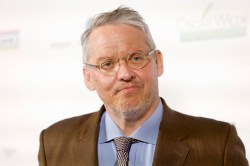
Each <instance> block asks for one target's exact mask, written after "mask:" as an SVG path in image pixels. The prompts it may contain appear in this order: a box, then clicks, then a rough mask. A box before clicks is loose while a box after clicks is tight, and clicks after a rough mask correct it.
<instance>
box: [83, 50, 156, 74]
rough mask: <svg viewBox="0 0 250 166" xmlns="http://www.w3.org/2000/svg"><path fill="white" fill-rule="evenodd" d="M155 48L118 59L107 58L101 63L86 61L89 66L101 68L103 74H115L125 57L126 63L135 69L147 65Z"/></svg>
mask: <svg viewBox="0 0 250 166" xmlns="http://www.w3.org/2000/svg"><path fill="white" fill-rule="evenodd" d="M154 53H155V50H151V51H149V52H148V53H146V54H145V53H143V52H133V53H131V54H128V55H127V56H125V57H123V58H118V59H107V60H104V61H102V62H100V63H99V65H92V64H88V63H84V64H85V65H87V66H92V67H95V68H97V69H99V70H100V72H102V73H103V74H106V75H114V74H115V73H116V72H117V71H118V69H119V67H120V60H121V59H123V60H124V61H125V62H126V64H127V65H128V66H129V67H131V68H133V69H141V68H143V67H144V66H146V65H147V63H146V62H147V56H152V55H154Z"/></svg>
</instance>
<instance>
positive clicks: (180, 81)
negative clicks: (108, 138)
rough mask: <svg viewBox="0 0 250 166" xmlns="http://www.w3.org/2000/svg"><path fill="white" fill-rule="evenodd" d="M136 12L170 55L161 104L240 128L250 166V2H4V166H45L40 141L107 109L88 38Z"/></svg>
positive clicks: (0, 134)
mask: <svg viewBox="0 0 250 166" xmlns="http://www.w3.org/2000/svg"><path fill="white" fill-rule="evenodd" d="M120 5H127V6H130V7H132V8H134V9H136V10H138V11H139V12H140V13H141V14H142V15H143V17H144V18H145V21H146V22H147V23H148V24H149V27H150V29H151V32H152V35H153V37H154V39H155V41H156V44H157V48H158V49H159V50H161V51H162V53H163V54H164V65H165V72H164V74H163V76H162V77H160V78H159V82H160V87H159V88H160V95H161V96H162V97H164V98H165V99H166V101H167V103H168V105H169V106H170V107H172V108H173V109H175V110H178V111H179V112H183V113H186V114H190V115H195V116H204V117H208V118H213V119H217V120H222V121H227V122H229V123H232V124H234V125H235V126H236V128H237V131H238V134H239V135H240V137H241V138H242V140H243V142H244V144H245V147H246V151H247V156H248V159H250V127H249V125H250V123H249V116H250V113H249V111H250V110H249V108H250V45H249V43H250V34H249V32H250V2H249V1H246V0H230V1H229V0H203V1H196V0H186V1H180V0H178V1H176V0H165V1H163V0H155V1H152V2H145V1H143V2H142V1H136V2H135V1H130V0H125V1H124V0H108V1H97V0H93V1H86V0H77V1H70V0H63V1H49V0H44V1H38V0H35V1H34V0H23V1H18V0H13V1H4V0H0V165H3V166H34V165H38V161H37V152H38V148H39V134H40V132H41V131H42V130H43V129H44V128H46V127H48V126H50V125H51V124H53V123H55V122H56V121H59V120H61V119H64V118H68V117H72V116H77V115H81V114H85V113H89V112H93V111H96V110H98V109H99V107H100V106H101V101H100V100H99V98H98V96H97V95H96V94H95V92H90V91H88V90H87V88H86V87H85V85H84V81H83V76H82V60H81V47H80V36H81V33H82V32H83V31H84V29H85V27H86V23H87V21H88V20H89V18H90V17H91V16H93V15H95V14H96V13H100V12H104V11H106V10H111V9H114V8H116V7H118V6H120Z"/></svg>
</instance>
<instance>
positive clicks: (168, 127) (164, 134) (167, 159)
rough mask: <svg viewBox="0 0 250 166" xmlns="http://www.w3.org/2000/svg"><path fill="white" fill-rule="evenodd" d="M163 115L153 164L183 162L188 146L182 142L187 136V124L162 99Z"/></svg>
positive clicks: (181, 163) (175, 165)
mask: <svg viewBox="0 0 250 166" xmlns="http://www.w3.org/2000/svg"><path fill="white" fill-rule="evenodd" d="M161 100H162V104H163V110H164V111H163V117H162V121H161V124H160V128H159V135H158V140H157V144H156V149H155V154H154V160H153V166H157V165H171V166H180V165H183V164H184V161H185V159H186V156H187V154H188V151H189V147H188V146H187V145H186V144H185V143H183V142H182V140H183V139H185V138H187V137H188V128H187V125H186V124H185V125H183V124H184V123H185V122H183V119H181V116H179V114H178V113H177V112H175V111H172V110H171V109H170V108H169V107H168V106H167V104H166V103H165V101H164V100H163V99H161Z"/></svg>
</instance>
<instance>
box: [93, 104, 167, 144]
mask: <svg viewBox="0 0 250 166" xmlns="http://www.w3.org/2000/svg"><path fill="white" fill-rule="evenodd" d="M162 114H163V107H162V102H161V100H160V102H159V104H158V107H157V108H156V111H155V112H154V113H153V114H152V115H151V116H150V117H149V118H148V119H147V120H146V121H145V122H144V124H143V125H142V126H140V127H139V128H138V129H137V130H136V131H135V132H134V133H133V134H132V135H131V136H130V137H132V138H135V139H138V140H140V141H142V142H146V143H150V144H156V141H157V136H158V132H159V126H160V122H161V119H162ZM120 136H123V133H122V131H121V130H120V129H119V127H118V126H117V125H116V124H115V122H114V121H113V120H112V119H111V117H110V116H109V114H108V113H107V112H104V114H103V116H102V118H101V122H100V131H99V141H98V142H99V143H106V142H109V141H111V140H112V139H114V138H116V137H120Z"/></svg>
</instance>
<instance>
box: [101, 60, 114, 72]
mask: <svg viewBox="0 0 250 166" xmlns="http://www.w3.org/2000/svg"><path fill="white" fill-rule="evenodd" d="M114 66H115V62H114V61H107V62H103V63H101V65H100V67H101V68H102V69H104V70H109V69H112V68H113V67H114Z"/></svg>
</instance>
